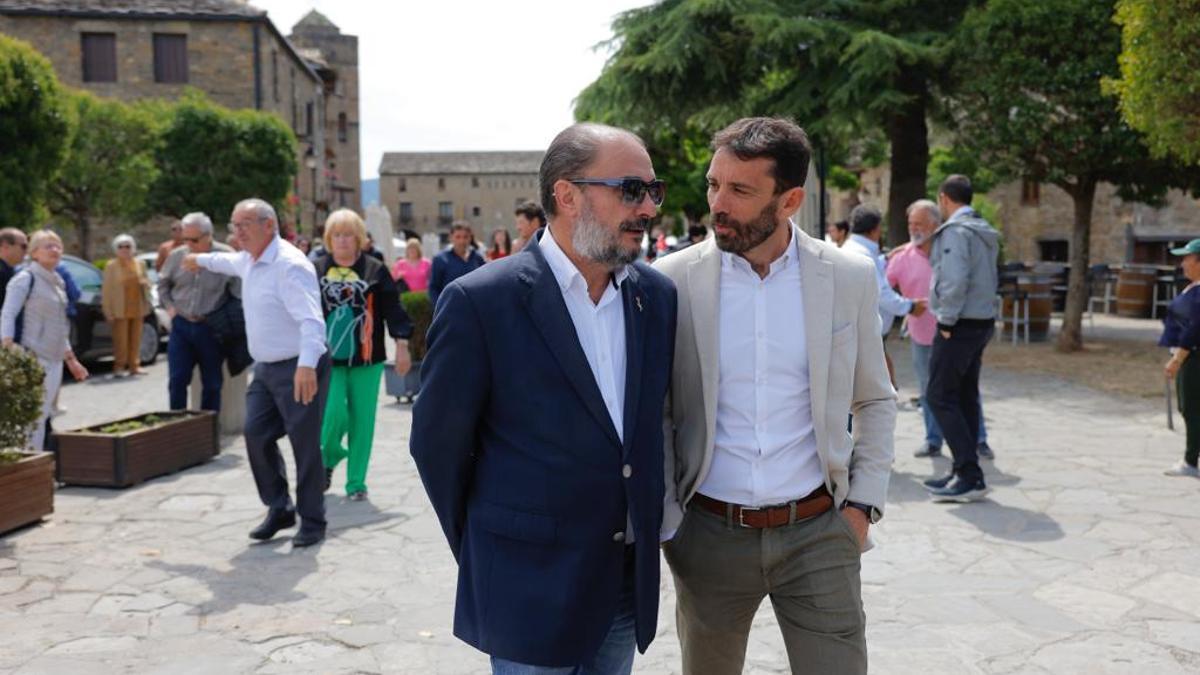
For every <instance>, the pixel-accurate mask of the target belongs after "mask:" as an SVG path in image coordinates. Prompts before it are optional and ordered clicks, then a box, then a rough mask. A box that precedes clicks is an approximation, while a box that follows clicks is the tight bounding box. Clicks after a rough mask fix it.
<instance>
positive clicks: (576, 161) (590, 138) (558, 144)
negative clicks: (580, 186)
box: [538, 122, 646, 222]
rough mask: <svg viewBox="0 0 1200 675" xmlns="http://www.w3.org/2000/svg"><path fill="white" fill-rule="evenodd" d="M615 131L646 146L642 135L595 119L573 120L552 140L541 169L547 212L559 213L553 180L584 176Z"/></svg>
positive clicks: (539, 185)
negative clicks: (598, 122)
mask: <svg viewBox="0 0 1200 675" xmlns="http://www.w3.org/2000/svg"><path fill="white" fill-rule="evenodd" d="M614 133H618V134H625V135H628V136H629V137H630V138H632V139H634V140H636V141H637V142H638V144H640V145H641V146H642V147H643V148H644V147H646V143H645V142H644V141H642V139H641V137H640V136H638V135H637V134H635V133H633V132H632V131H629V130H628V129H620V128H618V127H610V126H608V125H606V124H597V123H595V122H579V123H576V124H572V125H571V126H569V127H567V128H566V129H563V130H562V131H560V132H558V135H557V136H555V137H554V140H553V141H550V147H549V148H546V154H545V155H543V156H542V165H541V167H540V168H539V169H538V187H539V191H540V192H541V197H542V208H543V209H545V210H546V215H547V216H550V217H553V216H554V215H556V214H557V213H558V202H557V200H556V199H555V197H554V184H555V183H557V182H558V181H560V180H571V179H573V178H581V177H582V176H581V174H582V173H583V170H584V169H585V168H586V167H587V166H588V165H589V164H591V163H592V160H594V159H595V158H596V153H597V152H599V150H600V144H601V142H603V141H604V140H605V139H606V137H609V136H611V134H614ZM543 222H545V221H543Z"/></svg>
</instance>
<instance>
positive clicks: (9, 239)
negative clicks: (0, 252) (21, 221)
mask: <svg viewBox="0 0 1200 675" xmlns="http://www.w3.org/2000/svg"><path fill="white" fill-rule="evenodd" d="M24 235H25V233H24V232H22V231H20V230H18V229H17V228H15V227H6V228H3V229H0V244H7V245H9V246H13V245H15V244H16V243H17V240H18V239H19V238H20V237H22V236H24Z"/></svg>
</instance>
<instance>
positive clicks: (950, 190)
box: [938, 173, 975, 205]
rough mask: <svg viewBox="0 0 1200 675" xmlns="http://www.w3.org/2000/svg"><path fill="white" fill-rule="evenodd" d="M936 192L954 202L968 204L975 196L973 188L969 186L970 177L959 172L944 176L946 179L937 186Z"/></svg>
mask: <svg viewBox="0 0 1200 675" xmlns="http://www.w3.org/2000/svg"><path fill="white" fill-rule="evenodd" d="M938 193H939V194H943V195H946V196H947V197H949V198H950V201H952V202H954V203H955V204H967V205H970V203H971V199H972V198H973V197H974V196H975V190H973V189H972V188H971V179H970V178H967V177H966V176H964V175H962V174H961V173H954V174H950V175H949V176H946V180H944V181H942V184H941V186H939V187H938Z"/></svg>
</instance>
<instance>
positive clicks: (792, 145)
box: [712, 117, 812, 194]
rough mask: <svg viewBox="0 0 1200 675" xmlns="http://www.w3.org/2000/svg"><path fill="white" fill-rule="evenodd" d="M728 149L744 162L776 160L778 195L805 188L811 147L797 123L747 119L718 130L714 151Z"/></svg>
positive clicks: (760, 118) (759, 118) (785, 120)
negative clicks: (764, 159)
mask: <svg viewBox="0 0 1200 675" xmlns="http://www.w3.org/2000/svg"><path fill="white" fill-rule="evenodd" d="M722 148H728V149H729V151H730V152H732V153H733V154H734V155H736V156H737V158H738V159H740V160H742V161H748V160H751V159H758V158H759V157H766V158H767V159H770V160H773V161H774V163H775V165H774V166H773V167H771V175H772V176H774V178H775V194H779V193H781V192H787V191H788V190H791V189H792V188H795V187H804V181H805V179H806V178H808V162H809V159H810V158H811V157H812V144H811V143H809V141H808V134H806V133H804V129H801V128H800V127H799V126H798V125H797V124H796V123H795V122H793V121H791V120H789V119H784V118H782V117H744V118H742V119H740V120H738V121H736V122H734V123H733V124H730V125H729V126H727V127H725V128H724V129H722V130H720V131H718V132H717V133H716V135H714V136H713V139H712V149H713V151H714V152H716V151H717V150H720V149H722Z"/></svg>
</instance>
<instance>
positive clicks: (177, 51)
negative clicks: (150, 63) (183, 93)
mask: <svg viewBox="0 0 1200 675" xmlns="http://www.w3.org/2000/svg"><path fill="white" fill-rule="evenodd" d="M154 81H155V82H161V83H163V84H184V83H186V82H187V81H188V58H187V36H186V35H176V34H172V33H155V34H154Z"/></svg>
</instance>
